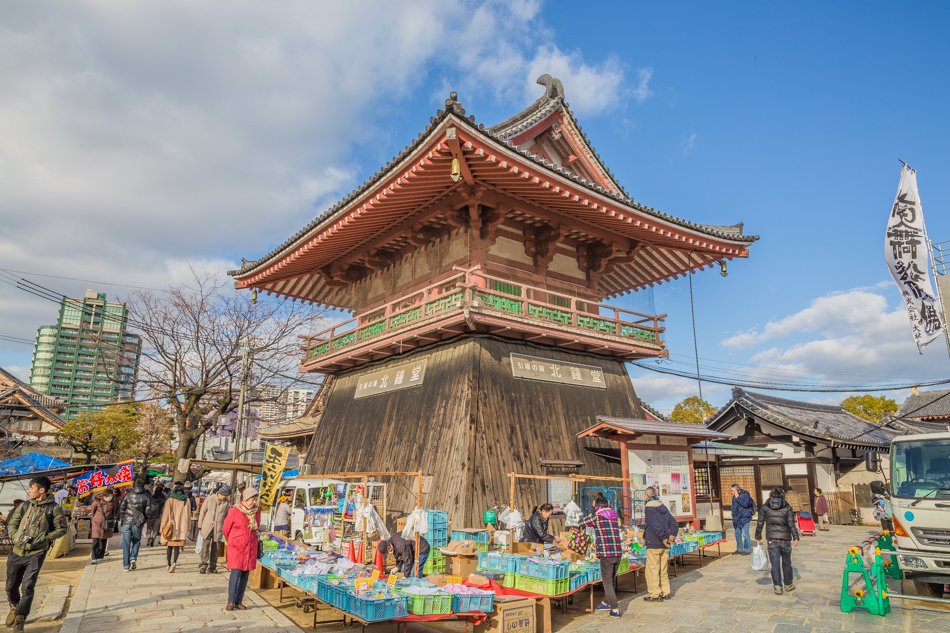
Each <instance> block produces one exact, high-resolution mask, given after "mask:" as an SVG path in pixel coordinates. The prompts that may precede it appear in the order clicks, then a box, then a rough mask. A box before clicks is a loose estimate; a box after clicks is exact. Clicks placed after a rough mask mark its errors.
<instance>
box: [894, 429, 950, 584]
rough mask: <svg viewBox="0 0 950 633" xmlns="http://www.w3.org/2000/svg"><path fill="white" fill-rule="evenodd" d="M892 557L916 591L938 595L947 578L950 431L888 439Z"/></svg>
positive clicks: (949, 571) (948, 581)
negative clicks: (892, 524) (894, 547)
mask: <svg viewBox="0 0 950 633" xmlns="http://www.w3.org/2000/svg"><path fill="white" fill-rule="evenodd" d="M890 490H891V507H892V509H893V515H894V519H893V521H894V541H895V546H896V548H897V552H896V553H897V561H898V565H899V566H900V568H901V570H902V571H903V572H904V578H905V579H906V580H909V581H912V582H913V583H914V588H915V590H916V593H917V594H918V595H920V596H924V597H927V598H941V597H942V596H943V594H944V589H945V588H946V587H945V586H946V585H947V584H950V432H943V433H928V434H925V435H905V436H903V437H898V438H895V439H894V440H893V442H892V443H891V482H890Z"/></svg>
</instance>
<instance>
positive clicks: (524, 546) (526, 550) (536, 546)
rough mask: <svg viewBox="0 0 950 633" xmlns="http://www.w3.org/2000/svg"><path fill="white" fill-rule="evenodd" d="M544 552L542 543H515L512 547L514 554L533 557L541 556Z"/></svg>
mask: <svg viewBox="0 0 950 633" xmlns="http://www.w3.org/2000/svg"><path fill="white" fill-rule="evenodd" d="M543 551H544V545H542V544H541V543H521V542H518V543H515V544H514V545H513V546H512V550H511V553H512V554H531V555H532V556H540V555H541V553H542V552H543Z"/></svg>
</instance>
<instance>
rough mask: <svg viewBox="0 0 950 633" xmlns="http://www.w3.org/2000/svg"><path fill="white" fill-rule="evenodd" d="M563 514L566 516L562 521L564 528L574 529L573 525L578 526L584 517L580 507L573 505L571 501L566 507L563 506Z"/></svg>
mask: <svg viewBox="0 0 950 633" xmlns="http://www.w3.org/2000/svg"><path fill="white" fill-rule="evenodd" d="M563 512H564V514H565V515H566V518H565V519H564V526H565V527H574V526H575V525H578V524H579V523H580V522H581V519H582V518H583V516H584V513H583V512H582V511H581V509H580V506H578V505H577V504H576V503H574V501H573V500H571V501H568V502H567V505H566V506H564V510H563Z"/></svg>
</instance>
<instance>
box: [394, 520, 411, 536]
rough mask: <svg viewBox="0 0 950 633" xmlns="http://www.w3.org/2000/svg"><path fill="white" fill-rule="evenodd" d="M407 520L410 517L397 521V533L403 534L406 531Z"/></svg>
mask: <svg viewBox="0 0 950 633" xmlns="http://www.w3.org/2000/svg"><path fill="white" fill-rule="evenodd" d="M407 518H408V517H400V518H398V519H396V531H397V532H399V533H400V534H401V533H402V531H403V530H405V529H406V519H407Z"/></svg>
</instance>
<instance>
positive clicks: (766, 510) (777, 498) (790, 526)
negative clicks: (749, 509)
mask: <svg viewBox="0 0 950 633" xmlns="http://www.w3.org/2000/svg"><path fill="white" fill-rule="evenodd" d="M763 527H764V528H765V538H766V539H767V540H768V542H769V562H770V563H771V565H772V585H773V586H774V587H775V593H776V595H779V596H780V595H782V591H783V587H784V591H794V589H795V583H794V580H793V575H792V546H793V545H798V526H797V525H795V515H794V513H793V512H792V507H791V506H790V505H788V502H787V501H786V500H785V491H784V490H782V489H781V488H773V489H772V492H770V493H769V500H768V501H766V502H765V503H764V504H763V505H762V507H761V508H759V521H758V523H756V525H755V540H756V542H758V543H759V545H761V544H762V528H763Z"/></svg>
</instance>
